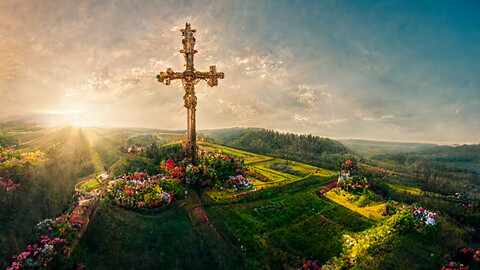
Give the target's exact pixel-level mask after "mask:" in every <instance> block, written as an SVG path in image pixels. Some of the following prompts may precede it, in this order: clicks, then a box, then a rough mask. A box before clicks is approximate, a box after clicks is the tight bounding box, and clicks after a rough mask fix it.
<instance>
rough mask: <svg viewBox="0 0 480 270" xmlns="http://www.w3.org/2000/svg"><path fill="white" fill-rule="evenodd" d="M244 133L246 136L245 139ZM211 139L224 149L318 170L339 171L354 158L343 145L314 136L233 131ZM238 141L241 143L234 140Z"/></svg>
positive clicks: (255, 130)
mask: <svg viewBox="0 0 480 270" xmlns="http://www.w3.org/2000/svg"><path fill="white" fill-rule="evenodd" d="M242 133H243V135H242ZM217 134H219V137H218V139H217V137H215V135H216V134H215V133H211V136H212V137H214V138H215V139H217V140H218V142H220V143H223V144H225V145H228V146H231V147H234V148H237V149H241V150H245V151H249V152H253V153H257V154H262V155H268V156H273V157H279V158H285V159H290V160H295V161H299V162H303V163H307V164H310V165H314V166H319V167H322V168H326V169H336V166H337V164H338V161H339V160H341V159H342V158H344V155H347V154H352V152H351V151H349V150H348V149H347V148H346V147H345V146H343V145H342V144H341V143H339V142H337V141H335V140H332V139H328V138H321V137H317V136H313V135H297V134H292V133H280V132H277V131H273V130H265V129H234V130H231V129H230V130H228V131H224V132H217ZM236 137H238V139H236V140H233V139H234V138H236Z"/></svg>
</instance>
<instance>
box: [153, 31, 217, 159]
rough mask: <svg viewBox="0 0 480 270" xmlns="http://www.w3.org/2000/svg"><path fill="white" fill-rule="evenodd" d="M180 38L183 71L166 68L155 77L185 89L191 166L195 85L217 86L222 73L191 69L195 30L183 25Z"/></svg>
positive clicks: (213, 69)
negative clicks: (203, 81) (175, 81)
mask: <svg viewBox="0 0 480 270" xmlns="http://www.w3.org/2000/svg"><path fill="white" fill-rule="evenodd" d="M180 31H181V32H182V36H183V37H184V38H183V40H182V43H183V49H182V50H180V53H183V54H184V56H185V62H186V64H185V66H186V68H185V71H184V72H174V71H173V69H171V68H167V71H166V72H160V74H158V75H157V79H158V82H161V83H163V84H166V85H169V84H170V81H172V80H175V79H180V80H181V81H182V84H183V87H184V88H185V95H184V96H183V101H184V106H185V108H187V134H186V136H187V145H189V149H188V151H189V152H190V154H191V155H192V165H196V156H197V135H196V132H195V111H196V110H197V109H196V107H197V97H196V96H195V85H196V84H197V83H198V82H199V81H200V80H206V81H207V84H208V86H211V87H213V86H216V85H218V79H223V78H224V74H223V72H217V68H216V67H215V66H210V71H208V72H199V71H197V70H196V69H195V68H194V67H193V56H194V55H195V54H196V53H197V51H196V50H195V38H194V37H193V33H195V31H197V30H196V29H192V28H190V24H189V23H186V24H185V29H181V30H180Z"/></svg>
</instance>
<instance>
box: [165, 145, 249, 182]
mask: <svg viewBox="0 0 480 270" xmlns="http://www.w3.org/2000/svg"><path fill="white" fill-rule="evenodd" d="M188 162H189V161H188V160H187V159H183V160H180V161H177V162H175V161H174V160H172V159H169V160H167V161H166V162H164V163H163V165H162V169H163V170H164V171H165V176H166V177H168V178H169V179H171V180H174V181H176V182H181V183H185V184H188V185H194V186H197V187H214V186H215V187H224V188H230V189H235V190H241V189H245V188H249V187H251V186H252V181H251V180H250V179H249V178H246V177H245V173H246V170H245V169H244V168H242V165H243V160H241V159H240V160H239V159H237V158H236V157H234V156H227V155H223V154H217V153H214V152H212V151H205V150H200V151H199V154H198V165H197V166H193V165H191V164H188Z"/></svg>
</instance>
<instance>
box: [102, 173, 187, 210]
mask: <svg viewBox="0 0 480 270" xmlns="http://www.w3.org/2000/svg"><path fill="white" fill-rule="evenodd" d="M181 190H182V187H181V186H180V185H178V183H175V182H173V181H171V180H170V179H167V178H166V177H164V176H163V175H161V174H159V175H154V176H149V175H148V174H146V173H134V174H133V175H127V176H124V177H120V178H117V179H116V180H114V181H110V182H109V183H108V188H107V190H106V192H105V197H106V198H108V199H110V200H111V201H112V202H114V203H116V204H118V205H121V206H123V207H129V208H156V207H160V206H164V205H168V204H169V203H170V202H171V201H172V200H175V195H176V194H177V192H178V193H179V191H181Z"/></svg>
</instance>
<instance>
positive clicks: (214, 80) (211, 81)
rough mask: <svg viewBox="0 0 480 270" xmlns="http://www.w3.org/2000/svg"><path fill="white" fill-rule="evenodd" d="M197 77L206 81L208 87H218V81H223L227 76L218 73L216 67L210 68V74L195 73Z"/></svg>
mask: <svg viewBox="0 0 480 270" xmlns="http://www.w3.org/2000/svg"><path fill="white" fill-rule="evenodd" d="M195 76H196V77H197V79H204V80H207V84H208V86H212V87H213V86H216V85H218V79H223V78H224V77H225V74H223V72H217V67H216V66H210V71H209V72H199V71H196V72H195Z"/></svg>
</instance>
